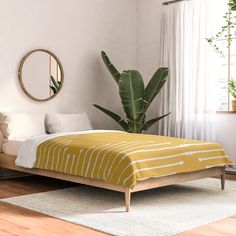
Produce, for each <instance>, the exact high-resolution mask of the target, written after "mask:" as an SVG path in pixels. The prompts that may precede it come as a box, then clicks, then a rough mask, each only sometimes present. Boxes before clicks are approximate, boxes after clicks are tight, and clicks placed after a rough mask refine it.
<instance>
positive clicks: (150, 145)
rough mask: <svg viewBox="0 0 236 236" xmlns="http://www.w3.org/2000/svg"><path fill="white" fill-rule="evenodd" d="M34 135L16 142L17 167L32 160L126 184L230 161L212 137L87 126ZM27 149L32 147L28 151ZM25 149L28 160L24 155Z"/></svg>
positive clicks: (38, 164)
mask: <svg viewBox="0 0 236 236" xmlns="http://www.w3.org/2000/svg"><path fill="white" fill-rule="evenodd" d="M32 141H33V143H32ZM36 141H37V140H33V139H32V140H30V142H29V143H28V144H29V145H26V144H27V142H26V143H24V144H23V145H22V148H21V151H20V152H19V155H18V157H17V160H16V164H17V165H20V163H23V164H24V163H26V165H24V166H23V167H26V166H28V167H31V164H33V166H32V167H33V168H37V169H44V170H51V171H56V172H61V173H66V174H72V175H77V176H82V177H87V178H92V179H97V180H103V181H105V182H108V183H112V184H118V185H122V186H125V187H129V188H132V187H133V186H134V185H135V184H136V183H137V181H141V180H145V179H149V178H156V177H163V176H169V175H174V174H180V173H187V172H194V171H199V170H204V169H208V168H213V167H219V166H227V165H229V164H232V162H231V160H230V159H229V157H228V156H227V154H226V153H225V152H224V150H223V149H222V147H221V146H220V145H219V144H217V143H207V142H201V141H197V140H187V139H178V138H171V137H164V136H157V135H146V134H142V135H141V134H128V133H125V132H119V133H117V132H94V131H92V132H90V133H80V134H70V135H68V134H67V135H60V136H57V137H51V138H47V140H43V139H41V140H40V141H37V142H36ZM24 146H25V148H23V147H24ZM32 147H33V148H32ZM23 150H25V151H24V152H22V151H23ZM30 150H33V152H32V153H31V154H30V152H29V151H30ZM28 154H30V157H31V159H32V160H33V162H31V161H30V159H29V158H27V155H28ZM22 160H23V161H22ZM30 162H31V163H30ZM20 166H22V165H20Z"/></svg>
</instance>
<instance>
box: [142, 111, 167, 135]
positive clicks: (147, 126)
mask: <svg viewBox="0 0 236 236" xmlns="http://www.w3.org/2000/svg"><path fill="white" fill-rule="evenodd" d="M170 114H171V113H168V114H166V115H164V116H160V117H157V118H155V119H152V120H149V121H147V122H146V123H145V124H144V125H143V127H142V130H144V131H147V130H148V129H150V128H151V127H152V126H153V125H154V124H156V123H157V122H158V121H160V120H162V119H163V118H165V117H166V116H168V115H170Z"/></svg>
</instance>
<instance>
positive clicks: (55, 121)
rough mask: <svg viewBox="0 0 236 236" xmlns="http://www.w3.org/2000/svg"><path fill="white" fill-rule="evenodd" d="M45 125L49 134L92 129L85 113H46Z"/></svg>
mask: <svg viewBox="0 0 236 236" xmlns="http://www.w3.org/2000/svg"><path fill="white" fill-rule="evenodd" d="M45 126H46V131H47V133H49V134H53V133H59V132H76V131H85V130H92V126H91V123H90V120H89V118H88V115H87V114H86V113H80V114H46V116H45Z"/></svg>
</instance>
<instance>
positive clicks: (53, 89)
mask: <svg viewBox="0 0 236 236" xmlns="http://www.w3.org/2000/svg"><path fill="white" fill-rule="evenodd" d="M49 87H50V89H51V90H52V91H53V93H54V94H56V93H57V89H56V88H55V87H54V86H52V85H50V86H49Z"/></svg>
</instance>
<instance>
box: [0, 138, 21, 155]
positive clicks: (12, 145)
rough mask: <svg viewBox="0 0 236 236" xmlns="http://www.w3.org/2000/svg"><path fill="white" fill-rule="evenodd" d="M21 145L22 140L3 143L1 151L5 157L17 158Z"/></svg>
mask: <svg viewBox="0 0 236 236" xmlns="http://www.w3.org/2000/svg"><path fill="white" fill-rule="evenodd" d="M22 143H24V140H8V141H7V142H5V143H3V145H2V151H3V153H5V154H7V155H11V156H17V154H18V152H19V150H20V147H21V145H22Z"/></svg>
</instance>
